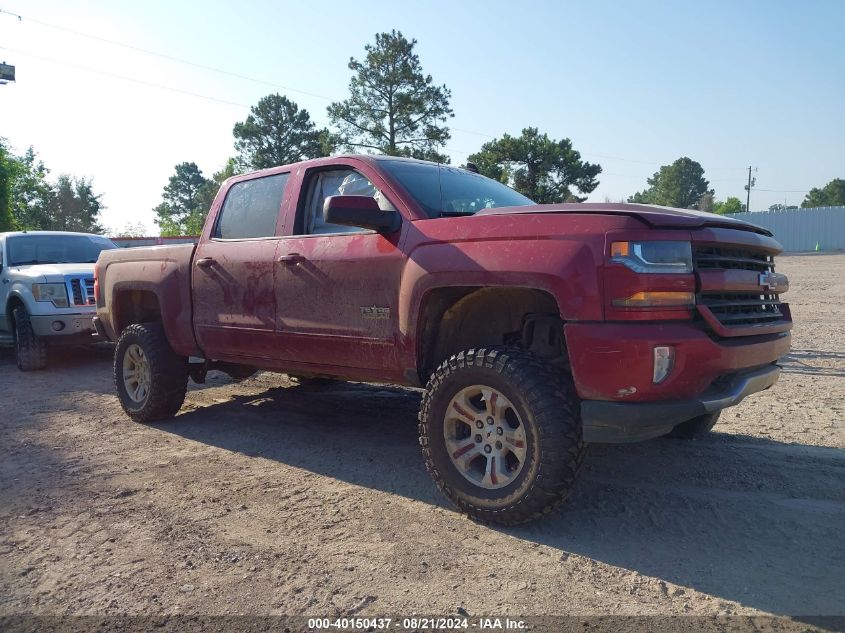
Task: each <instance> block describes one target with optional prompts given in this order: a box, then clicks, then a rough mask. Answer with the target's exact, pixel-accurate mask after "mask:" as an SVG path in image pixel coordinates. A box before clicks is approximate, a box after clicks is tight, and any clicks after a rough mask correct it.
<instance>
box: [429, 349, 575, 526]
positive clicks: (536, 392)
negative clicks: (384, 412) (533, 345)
mask: <svg viewBox="0 0 845 633" xmlns="http://www.w3.org/2000/svg"><path fill="white" fill-rule="evenodd" d="M419 433H420V444H421V446H422V450H423V456H424V458H425V463H426V467H427V468H428V471H429V472H430V473H431V476H432V477H433V478H434V481H435V483H436V484H437V486H438V487H439V488H440V490H441V491H442V492H443V493H444V494H445V495H446V496H447V497H448V498H449V499H450V500H451V501H452V502H453V503H454V504H455V505H456V506H457V507H458V508H459V509H460V510H462V511H463V512H466V513H467V514H468V515H469V516H471V517H472V518H474V519H477V520H480V521H486V522H490V523H498V524H501V525H516V524H519V523H525V522H527V521H530V520H532V519H535V518H537V517H539V516H542V515H543V514H546V513H548V512H550V511H551V510H553V509H554V508H556V507H557V506H558V505H560V504H561V503H562V502H563V501H564V500H565V499H566V497H567V496H569V493H570V492H571V491H572V487H573V485H574V483H575V478H576V476H577V474H578V471H579V469H580V467H581V463H582V461H583V456H584V451H585V447H584V442H583V439H582V433H581V419H580V407H579V402H578V397H577V395H576V394H575V389H574V386H573V385H572V383H571V380H570V378H569V377H568V376H566V375H563V376H562V375H560V374H558V372H556V371H553V370H552V369H551V368H550V367H548V366H547V365H546V364H544V363H543V362H542V361H540V360H539V359H537V358H536V357H535V356H533V355H531V354H529V353H527V352H525V351H522V350H519V349H511V348H488V349H478V350H475V349H471V350H469V351H466V352H461V353H459V354H456V355H454V356H452V357H451V358H449V360H447V361H446V362H444V363H443V364H442V365H440V367H438V368H437V370H436V371H435V372H434V374H433V375H432V377H431V380H429V383H428V386H427V387H426V393H425V395H424V396H423V400H422V407H421V409H420V417H419Z"/></svg>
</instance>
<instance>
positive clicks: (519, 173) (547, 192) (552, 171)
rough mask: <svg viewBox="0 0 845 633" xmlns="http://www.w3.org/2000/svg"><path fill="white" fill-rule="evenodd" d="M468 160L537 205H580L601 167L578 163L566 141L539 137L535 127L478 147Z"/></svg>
mask: <svg viewBox="0 0 845 633" xmlns="http://www.w3.org/2000/svg"><path fill="white" fill-rule="evenodd" d="M468 160H469V161H470V162H472V163H475V164H476V166H477V167H478V170H479V171H480V172H481V173H482V174H484V175H485V176H488V177H490V178H493V179H495V180H498V181H500V182H503V183H505V184H506V185H510V186H511V187H513V188H514V189H516V190H517V191H519V192H520V193H521V194H523V195H526V196H528V197H529V198H531V199H532V200H534V201H536V202H538V203H540V204H547V203H554V202H567V201H570V202H582V201H583V200H585V199H586V196H581V197H579V196H576V195H575V194H574V193H573V191H572V189H573V188H575V189H577V190H578V191H579V192H580V193H584V194H586V193H590V192H591V191H593V190H594V189H595V188H596V187H597V186H598V184H599V182H598V180H596V176H598V175H599V174H600V173H601V167H600V166H599V165H594V164H592V163H588V162H586V161H582V160H581V154H579V153H578V152H577V151H575V150H574V149H572V141H570V140H569V139H568V138H564V139H561V140H559V141H556V140H554V139H551V138H549V136H548V134H540V132H539V130H538V129H537V128H536V127H528V128H525V129H524V130H522V134H521V135H520V136H511V135H509V134H504V135H503V136H502V138H500V139H498V138H497V139H494V140H492V141H490V142H489V143H485V144H484V145H482V146H481V150H479V151H478V152H477V153H475V154H472V155H471V156H470V157H469V158H468Z"/></svg>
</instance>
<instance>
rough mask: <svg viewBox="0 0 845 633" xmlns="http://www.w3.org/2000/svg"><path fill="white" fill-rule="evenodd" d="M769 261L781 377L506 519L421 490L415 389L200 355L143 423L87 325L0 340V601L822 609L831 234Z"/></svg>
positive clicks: (833, 465)
mask: <svg viewBox="0 0 845 633" xmlns="http://www.w3.org/2000/svg"><path fill="white" fill-rule="evenodd" d="M778 270H779V271H782V272H786V273H787V274H788V275H789V276H790V279H791V282H792V288H791V290H790V292H789V294H788V298H789V300H790V301H791V303H792V307H793V314H794V318H795V321H796V329H795V331H794V340H793V348H794V349H793V352H792V354H791V355H790V356H789V357H788V358H787V359H785V363H784V366H785V372H784V375H783V376H782V378H781V382H780V383H779V384H778V385H776V387H775V388H774V389H772V390H770V391H768V392H765V393H762V394H757V395H756V396H753V397H751V398H749V399H748V400H746V401H745V402H743V403H742V404H741V405H739V406H737V407H735V408H733V409H729V410H728V411H727V412H726V413H725V414H724V415H723V419H722V422H721V423H720V424H719V425H717V427H716V429H715V432H714V433H713V434H712V436H711V437H710V438H708V439H706V440H702V441H697V442H692V443H685V442H682V441H677V440H656V441H651V442H646V443H643V444H637V445H627V446H598V445H597V446H592V447H591V449H590V453H589V455H588V456H587V460H586V466H585V469H584V471H583V473H582V477H581V479H580V481H579V484H578V487H577V491H576V492H575V494H574V495H573V496H572V497H571V498H570V500H569V502H568V503H567V504H566V506H565V507H564V508H563V510H562V511H561V512H560V513H558V514H556V515H554V516H552V517H550V518H549V519H547V520H544V521H542V522H539V523H536V524H533V525H530V526H527V527H523V528H519V529H498V528H494V527H487V526H482V525H478V524H475V523H473V522H471V521H469V520H468V519H466V518H464V517H463V516H461V515H459V514H457V513H456V512H454V511H453V510H452V509H451V508H450V507H449V506H448V504H447V503H446V502H445V501H444V500H443V499H442V498H441V497H440V495H439V494H438V492H437V490H436V489H435V487H434V484H433V483H432V482H431V480H430V479H429V477H428V475H427V474H426V472H425V469H424V467H423V464H422V459H421V456H420V451H419V448H418V446H417V441H416V435H415V433H416V431H415V418H416V411H417V407H418V404H419V394H418V393H417V392H415V391H412V390H406V389H400V388H395V387H383V386H374V385H362V384H341V385H339V386H334V387H322V388H316V387H304V386H298V385H296V384H295V383H292V382H290V381H289V380H287V379H286V378H285V377H284V376H279V375H274V374H268V373H263V374H259V375H257V376H255V377H253V378H251V379H249V380H246V381H244V382H241V383H233V382H231V381H230V380H228V378H226V377H225V376H223V375H220V374H213V375H211V376H210V380H209V382H208V383H207V384H206V385H202V386H193V387H192V390H191V391H190V393H189V394H188V398H187V402H186V405H185V407H184V408H183V410H182V413H181V414H180V415H179V416H178V417H177V418H176V419H175V420H173V421H170V422H168V423H162V424H155V425H149V426H144V425H139V424H135V423H132V422H131V421H129V419H128V418H126V417H125V416H124V415H123V413H122V411H121V409H120V407H119V405H118V403H117V400H116V397H115V395H114V393H113V386H112V384H111V373H110V355H111V351H110V350H109V349H108V348H107V347H103V348H99V349H93V350H92V349H84V350H74V351H65V352H62V353H61V354H54V355H53V357H52V358H51V365H50V368H49V369H48V370H46V371H43V372H38V373H32V374H23V373H21V372H19V371H18V370H17V369H16V368H15V366H14V359H13V354H12V350H10V349H0V557H2V558H0V560H2V563H0V615H9V614H20V613H35V614H99V615H104V614H204V615H205V614H229V613H231V614H308V615H315V616H334V615H350V614H360V615H375V614H384V615H386V614H393V615H397V614H398V615H406V614H410V613H412V612H417V613H424V614H436V615H448V614H456V613H460V612H461V610H465V611H467V612H469V613H470V614H497V615H505V614H522V615H547V614H576V615H587V614H618V615H629V614H638V615H672V614H700V615H719V614H722V615H724V614H760V613H771V614H793V615H795V614H799V615H843V614H845V600H843V597H845V545H843V536H842V535H843V527H845V450H843V449H845V328H843V324H845V281H843V278H842V276H841V273H842V272H843V271H845V255H843V254H832V255H824V254H823V255H800V256H789V257H782V258H780V260H779V268H778Z"/></svg>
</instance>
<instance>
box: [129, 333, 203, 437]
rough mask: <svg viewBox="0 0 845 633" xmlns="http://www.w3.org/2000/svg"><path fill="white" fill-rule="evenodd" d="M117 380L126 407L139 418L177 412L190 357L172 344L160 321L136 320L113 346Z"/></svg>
mask: <svg viewBox="0 0 845 633" xmlns="http://www.w3.org/2000/svg"><path fill="white" fill-rule="evenodd" d="M114 382H115V387H116V388H117V396H118V398H119V399H120V404H121V406H122V407H123V410H124V411H125V412H126V415H128V416H129V417H130V418H132V419H133V420H135V421H136V422H154V421H156V420H163V419H165V418H170V417H173V416H174V415H176V413H177V412H178V411H179V408H180V407H181V406H182V403H183V402H184V401H185V391H186V390H187V387H188V359H187V358H185V357H184V356H179V355H178V354H176V352H174V351H173V349H172V348H171V347H170V344H169V343H168V342H167V337H166V336H165V334H164V328H163V327H162V326H161V324H159V323H136V324H133V325H130V326H129V327H127V328H126V329H125V330H123V332H122V333H121V335H120V338H119V339H118V341H117V345H116V347H115V350H114Z"/></svg>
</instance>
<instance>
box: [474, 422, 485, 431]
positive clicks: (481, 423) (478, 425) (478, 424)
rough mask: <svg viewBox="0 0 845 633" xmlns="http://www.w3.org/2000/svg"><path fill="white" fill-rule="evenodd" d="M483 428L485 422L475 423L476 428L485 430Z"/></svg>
mask: <svg viewBox="0 0 845 633" xmlns="http://www.w3.org/2000/svg"><path fill="white" fill-rule="evenodd" d="M483 427H484V422H482V421H481V420H476V421H475V428H477V429H480V428H483Z"/></svg>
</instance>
